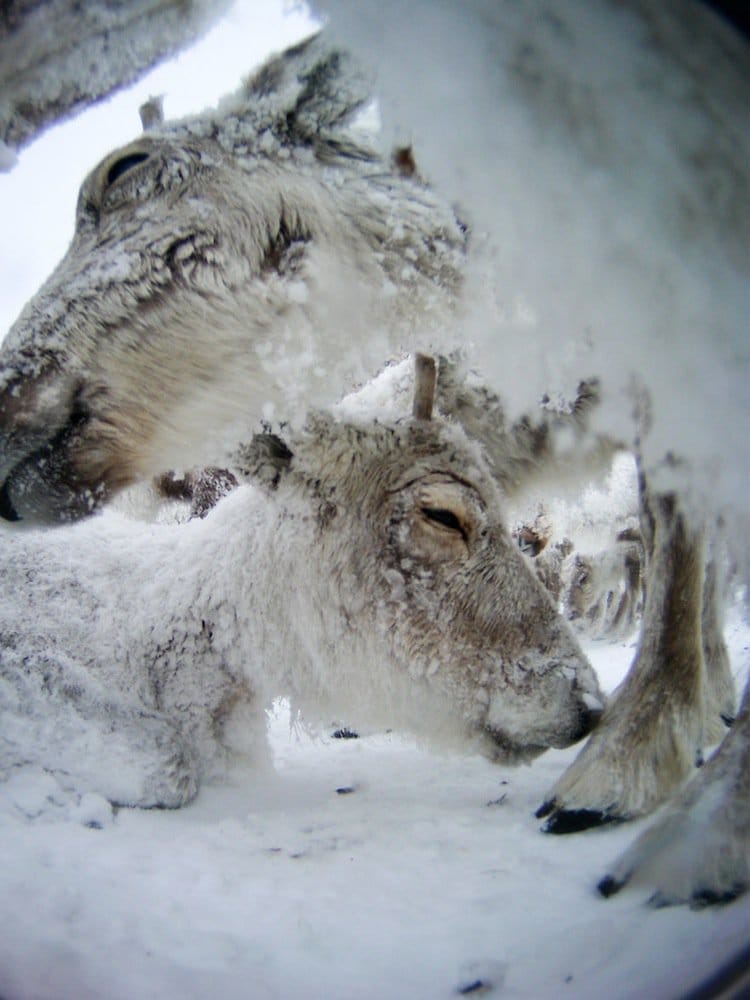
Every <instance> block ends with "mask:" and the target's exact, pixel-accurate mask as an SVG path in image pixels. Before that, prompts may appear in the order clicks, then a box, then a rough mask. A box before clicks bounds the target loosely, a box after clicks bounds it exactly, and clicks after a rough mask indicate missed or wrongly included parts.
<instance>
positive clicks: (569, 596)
mask: <svg viewBox="0 0 750 1000" xmlns="http://www.w3.org/2000/svg"><path fill="white" fill-rule="evenodd" d="M642 570H643V546H642V545H641V544H640V543H639V542H638V541H620V540H615V541H614V542H613V543H612V544H611V545H609V546H608V547H606V548H603V549H601V550H600V551H598V552H594V553H591V554H588V553H582V552H574V553H571V554H570V555H569V556H568V557H567V559H566V561H565V564H564V566H563V567H562V571H561V575H562V578H563V581H564V582H563V585H562V588H561V589H562V605H563V613H564V614H565V616H566V617H567V618H568V620H569V621H572V622H574V623H575V625H576V627H580V628H581V630H582V631H585V632H587V633H588V634H590V635H592V636H595V637H596V636H604V635H611V636H623V635H627V634H628V633H629V632H631V631H632V630H633V628H634V627H635V625H636V623H637V621H638V619H639V616H640V613H641V611H642V607H643V605H642V590H643V580H642Z"/></svg>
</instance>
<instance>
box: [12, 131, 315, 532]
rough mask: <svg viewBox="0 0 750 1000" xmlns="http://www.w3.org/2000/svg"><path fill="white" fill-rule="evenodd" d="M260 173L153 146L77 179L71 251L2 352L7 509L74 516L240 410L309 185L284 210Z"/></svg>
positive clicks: (204, 145)
mask: <svg viewBox="0 0 750 1000" xmlns="http://www.w3.org/2000/svg"><path fill="white" fill-rule="evenodd" d="M267 173H268V172H267V171H265V172H264V170H263V169H262V168H261V167H259V168H258V170H257V171H256V173H255V174H254V175H250V174H249V173H248V172H247V171H243V170H242V169H240V167H239V165H238V163H237V162H236V161H235V160H234V159H233V158H232V157H231V156H229V155H227V154H225V153H223V152H222V150H221V149H220V148H219V146H218V144H217V143H215V142H211V141H209V140H203V139H195V140H193V141H188V140H186V139H184V138H182V139H180V141H171V140H169V139H166V138H161V139H159V138H148V137H144V138H142V139H140V140H138V141H137V142H135V143H133V144H132V145H130V146H128V147H125V148H124V149H121V150H118V151H117V152H115V153H113V154H112V155H110V156H109V157H107V158H106V159H105V160H104V161H103V162H102V163H101V164H99V166H98V167H96V169H95V170H94V171H92V173H91V174H90V175H89V177H88V178H87V179H86V180H85V181H84V183H83V185H82V188H81V192H80V196H79V201H78V212H77V224H76V232H75V236H74V239H73V242H72V244H71V246H70V248H69V250H68V253H67V254H66V256H65V257H64V258H63V260H62V261H61V262H60V264H59V265H58V267H57V269H56V270H55V272H54V273H53V274H52V275H51V277H50V278H49V279H48V281H47V282H46V284H45V285H44V286H43V287H42V289H41V290H40V291H39V293H38V294H37V296H36V297H35V298H34V299H33V300H32V302H31V303H29V305H28V306H27V307H26V309H25V310H24V311H23V313H22V314H21V316H20V318H19V320H18V321H17V323H16V324H15V326H14V327H13V329H12V330H11V331H10V333H9V335H8V337H7V339H6V341H5V343H4V345H3V350H2V354H1V355H0V479H1V480H2V484H3V487H2V494H1V502H0V514H2V515H3V516H5V517H8V518H11V519H13V518H16V517H22V518H27V519H30V520H42V521H54V520H58V519H63V520H64V519H73V518H77V517H81V516H83V515H85V514H87V513H88V512H90V511H91V510H92V509H94V508H95V507H96V506H98V505H99V504H100V503H101V502H102V501H103V500H105V499H106V498H107V497H108V496H109V495H111V494H112V493H114V492H116V491H117V490H118V489H120V488H121V487H122V486H124V485H126V484H128V483H130V482H132V481H133V480H135V479H137V478H139V477H141V476H144V475H150V474H153V473H155V472H156V471H158V470H159V469H163V468H164V467H165V465H164V462H165V460H167V461H168V460H169V459H168V455H167V454H166V453H165V452H169V451H170V448H171V449H172V451H173V455H172V460H174V456H175V455H178V456H179V452H180V451H181V450H183V449H184V450H189V442H190V440H191V439H193V440H194V439H199V438H200V437H203V436H205V434H206V429H207V428H208V430H209V431H210V430H211V429H212V428H214V427H215V426H217V425H218V426H221V427H222V429H223V426H224V421H225V418H226V416H227V411H228V412H230V413H233V415H234V416H235V418H236V416H237V415H238V414H239V413H240V412H242V410H243V409H244V410H245V413H246V414H247V399H248V395H249V396H250V398H251V399H253V400H254V399H255V396H256V393H255V392H254V390H255V389H256V388H257V382H258V380H259V379H260V380H261V381H262V371H263V370H262V365H261V363H260V360H259V359H258V358H257V357H256V356H254V351H255V349H256V348H258V346H259V345H258V343H257V340H256V339H255V338H257V333H258V326H259V325H260V326H263V327H264V328H265V335H266V337H268V336H270V334H269V333H268V328H270V327H271V326H272V323H273V320H274V318H276V317H277V315H278V313H279V312H280V311H281V310H282V307H283V302H284V290H285V287H286V286H285V283H288V280H289V279H290V275H291V272H293V271H295V269H296V268H297V266H298V264H299V257H300V254H301V252H302V250H303V248H304V244H305V241H306V239H307V238H308V236H309V235H310V229H308V228H306V220H305V219H304V218H303V216H304V213H302V214H300V213H299V212H297V210H296V208H297V203H298V197H299V196H300V192H299V188H300V185H299V184H297V185H296V186H295V185H291V188H290V190H289V196H288V199H287V202H286V203H283V204H282V201H281V198H280V195H279V190H278V184H275V183H274V179H273V177H269V176H266V174H267ZM308 221H309V220H308ZM310 226H311V227H312V228H315V226H314V221H310ZM243 317H244V319H243ZM243 321H244V322H245V323H246V326H247V329H245V330H244V331H243V330H242V324H243ZM243 351H244V352H245V354H246V355H248V358H249V362H248V363H246V364H244V365H243V364H240V363H238V360H237V359H238V356H240V355H241V354H242V353H243ZM256 362H257V363H256ZM253 363H256V364H255V368H253ZM248 367H249V368H250V369H251V370H250V372H248ZM253 371H257V372H258V373H260V375H259V376H256V377H255V378H254V377H253ZM233 373H234V374H233ZM258 395H260V396H261V399H260V400H259V403H261V404H262V402H263V395H264V393H260V392H259V393H258ZM240 400H242V401H243V402H240ZM248 416H249V418H250V419H252V416H253V414H252V412H251V413H250V414H249V415H248ZM170 435H172V436H173V438H174V440H171V439H170Z"/></svg>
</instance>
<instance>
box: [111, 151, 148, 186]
mask: <svg viewBox="0 0 750 1000" xmlns="http://www.w3.org/2000/svg"><path fill="white" fill-rule="evenodd" d="M147 159H148V153H128V155H127V156H123V157H121V158H120V159H119V160H116V161H115V162H114V163H113V164H112V166H111V167H110V168H109V170H108V172H107V186H109V185H110V184H114V182H115V181H116V180H117V179H118V178H119V177H122V175H123V174H126V173H127V172H128V170H130V169H131V168H132V167H135V166H137V165H138V164H139V163H143V162H144V160H147Z"/></svg>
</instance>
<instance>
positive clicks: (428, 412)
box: [412, 354, 437, 420]
mask: <svg viewBox="0 0 750 1000" xmlns="http://www.w3.org/2000/svg"><path fill="white" fill-rule="evenodd" d="M436 382H437V366H436V364H435V359H434V358H433V357H431V356H430V355H429V354H415V355H414V405H413V407H412V416H413V417H414V419H415V420H431V419H432V407H433V404H434V402H435V385H436Z"/></svg>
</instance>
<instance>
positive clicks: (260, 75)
mask: <svg viewBox="0 0 750 1000" xmlns="http://www.w3.org/2000/svg"><path fill="white" fill-rule="evenodd" d="M371 95H372V82H371V81H370V80H369V79H368V78H367V76H366V74H365V73H364V72H363V70H362V69H361V67H359V66H358V65H357V63H356V61H355V60H354V58H353V57H352V56H350V55H349V54H348V53H347V52H345V51H343V50H341V49H338V48H336V47H335V46H333V45H332V44H331V42H330V40H329V39H328V37H327V35H326V34H325V33H322V34H321V33H318V34H316V35H313V36H312V37H311V38H308V39H306V40H305V41H303V42H300V43H299V44H298V45H294V46H292V47H291V48H289V49H287V50H286V51H285V52H282V53H281V54H280V55H278V56H274V57H272V58H271V59H269V60H268V62H266V63H265V64H264V65H263V66H262V67H261V68H260V69H259V70H258V71H257V72H256V73H255V74H254V75H253V76H251V77H250V79H249V80H247V82H246V83H245V84H244V86H243V87H242V88H241V89H240V91H238V93H237V94H235V95H234V96H233V97H231V98H229V99H228V100H227V101H226V102H225V103H224V105H223V108H222V114H221V115H220V116H219V117H218V118H217V119H216V122H215V125H216V126H217V128H218V130H219V133H220V134H221V135H222V136H223V139H224V144H225V145H229V146H233V147H235V148H237V147H242V148H244V149H246V150H247V149H250V150H251V152H252V147H253V143H254V142H255V141H256V140H257V139H258V137H259V136H260V137H263V142H264V144H265V145H264V150H265V151H266V152H267V151H268V148H269V147H268V139H269V138H274V139H275V140H276V141H277V142H278V143H279V145H280V146H292V147H296V148H300V149H302V148H307V149H313V150H314V151H315V155H316V156H317V158H318V159H319V160H322V161H326V160H328V159H337V158H339V157H340V156H341V154H342V153H343V154H344V155H347V154H348V155H351V156H355V157H357V158H363V157H364V158H369V157H370V156H372V155H373V154H372V153H368V151H366V150H363V149H362V148H360V147H359V146H357V145H356V144H355V143H354V141H353V140H352V138H351V136H349V134H348V131H347V126H348V125H349V124H350V123H351V121H352V119H353V118H354V117H355V116H356V114H357V113H358V112H359V111H360V110H361V109H362V108H363V107H364V106H365V105H366V104H367V103H368V101H370V100H371Z"/></svg>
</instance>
